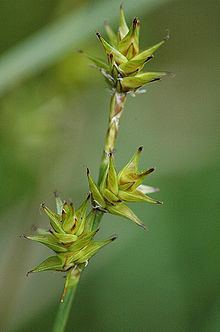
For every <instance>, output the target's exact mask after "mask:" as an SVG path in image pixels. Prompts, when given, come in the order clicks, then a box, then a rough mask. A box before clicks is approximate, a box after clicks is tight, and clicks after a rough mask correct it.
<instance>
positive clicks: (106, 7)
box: [0, 0, 169, 95]
mask: <svg viewBox="0 0 220 332" xmlns="http://www.w3.org/2000/svg"><path fill="white" fill-rule="evenodd" d="M167 2H169V0H148V1H147V2H146V0H139V1H137V2H134V1H126V8H125V11H126V13H127V14H128V15H130V16H132V15H133V12H134V9H135V13H137V14H138V13H139V14H140V13H141V14H142V15H143V10H146V11H150V10H152V9H155V8H157V7H158V6H160V5H164V4H165V3H167ZM119 5H120V2H119V1H118V0H112V1H108V2H107V1H106V2H102V1H100V2H99V3H98V4H97V5H92V4H91V3H90V4H89V5H87V6H84V7H83V8H81V9H80V10H78V11H77V12H74V11H73V12H71V13H69V14H68V15H66V16H64V17H62V18H61V19H59V20H57V21H56V22H54V23H52V24H50V25H48V26H47V27H45V28H42V29H41V30H40V31H39V32H37V33H35V34H33V35H32V36H30V37H29V38H27V39H26V40H25V41H23V42H21V43H20V44H18V45H17V46H15V47H13V48H11V49H10V50H9V51H8V52H6V53H5V54H3V55H2V56H1V57H0V94H1V95H2V94H3V93H4V92H6V91H7V90H8V89H9V88H10V87H12V86H13V85H14V84H15V83H17V82H18V81H20V80H21V79H23V78H26V77H29V76H31V75H33V74H35V73H37V72H39V71H40V70H42V69H44V68H46V67H47V66H50V65H52V64H54V63H56V62H57V61H58V60H59V59H61V58H62V57H63V56H64V55H65V54H67V53H68V52H71V51H72V50H73V49H74V48H75V49H77V48H78V46H79V43H80V42H82V41H83V40H84V39H86V38H88V37H89V36H91V34H93V33H94V32H95V31H96V30H97V29H98V28H99V26H100V25H101V24H102V23H103V22H102V21H103V17H105V16H108V19H109V21H111V22H114V21H115V20H116V19H118V16H117V15H116V12H118V10H119ZM106 13H107V14H106ZM94 40H95V37H94Z"/></svg>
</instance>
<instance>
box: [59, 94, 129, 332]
mask: <svg viewBox="0 0 220 332" xmlns="http://www.w3.org/2000/svg"><path fill="white" fill-rule="evenodd" d="M125 101H126V94H124V93H119V92H115V93H114V94H113V95H112V97H111V101H110V113H109V123H108V130H107V133H106V138H105V147H104V151H103V155H102V160H101V165H100V169H99V180H98V182H99V183H100V181H101V179H102V176H103V173H104V171H105V169H106V167H107V165H108V154H109V153H110V152H114V149H115V142H116V138H117V134H118V130H119V122H120V118H121V115H122V112H123V109H124V104H125ZM92 217H93V218H94V221H93V229H97V228H98V226H99V224H100V222H101V219H102V217H103V212H101V211H93V216H92ZM81 272H82V271H79V270H78V269H72V270H70V271H68V273H67V277H66V283H65V287H64V292H63V296H62V298H61V302H60V305H59V308H58V312H57V316H56V320H55V323H54V328H53V332H63V331H64V330H65V327H66V324H67V321H68V317H69V314H70V309H71V305H72V302H73V299H74V296H75V293H76V289H77V285H78V283H79V279H80V274H81Z"/></svg>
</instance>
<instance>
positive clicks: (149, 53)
mask: <svg viewBox="0 0 220 332" xmlns="http://www.w3.org/2000/svg"><path fill="white" fill-rule="evenodd" d="M105 28H106V33H107V35H108V42H107V41H106V40H105V39H104V38H103V37H102V36H101V34H100V33H97V36H98V38H99V40H100V42H101V44H102V45H103V48H104V50H105V53H106V55H107V59H108V63H106V62H104V61H102V60H101V59H99V58H96V57H92V56H88V58H89V59H90V60H91V61H93V63H94V64H95V66H96V67H97V68H98V69H99V70H100V71H101V73H102V74H103V75H104V76H105V78H106V80H107V82H108V85H109V86H110V88H111V89H114V90H116V91H118V92H119V93H134V92H138V91H139V90H140V88H142V86H144V85H145V84H147V83H151V82H154V81H158V80H160V79H161V78H162V77H164V76H166V75H167V74H168V73H167V72H144V73H142V72H141V70H142V69H143V67H144V65H145V64H146V63H147V62H148V61H149V60H151V59H152V58H153V56H154V55H153V54H154V52H155V51H156V50H157V49H158V48H159V47H160V46H161V45H163V44H164V43H165V41H166V40H167V39H168V38H169V36H166V37H165V38H164V39H163V40H162V41H161V42H159V43H157V44H156V45H153V46H151V47H149V48H148V49H146V50H144V51H140V47H139V31H140V21H139V19H137V18H134V20H133V22H132V24H131V27H130V28H128V25H127V23H126V20H125V15H124V11H123V8H122V7H121V8H120V23H119V29H118V32H117V34H116V33H115V32H114V31H113V30H112V29H111V27H110V26H109V24H108V23H106V24H105Z"/></svg>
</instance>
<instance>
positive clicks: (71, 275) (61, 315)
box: [53, 268, 81, 332]
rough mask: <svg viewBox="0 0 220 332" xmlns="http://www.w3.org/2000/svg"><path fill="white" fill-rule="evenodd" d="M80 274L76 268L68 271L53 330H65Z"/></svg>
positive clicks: (60, 331) (58, 331)
mask: <svg viewBox="0 0 220 332" xmlns="http://www.w3.org/2000/svg"><path fill="white" fill-rule="evenodd" d="M80 274H81V272H80V271H79V270H78V269H74V268H73V269H71V270H69V271H68V272H67V276H66V282H65V287H64V291H63V295H62V298H61V301H60V305H59V308H58V312H57V316H56V319H55V323H54V327H53V332H63V331H64V330H65V327H66V324H67V321H68V317H69V313H70V309H71V305H72V302H73V299H74V296H75V293H76V289H77V285H78V282H79V279H80Z"/></svg>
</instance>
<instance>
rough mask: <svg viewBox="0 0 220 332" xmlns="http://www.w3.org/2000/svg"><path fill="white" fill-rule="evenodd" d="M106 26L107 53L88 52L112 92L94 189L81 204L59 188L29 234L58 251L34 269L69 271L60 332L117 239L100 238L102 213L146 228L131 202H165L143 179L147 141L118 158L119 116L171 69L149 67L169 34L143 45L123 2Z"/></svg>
mask: <svg viewBox="0 0 220 332" xmlns="http://www.w3.org/2000/svg"><path fill="white" fill-rule="evenodd" d="M105 29H106V34H107V39H105V38H103V37H102V35H101V34H100V33H97V37H98V39H99V41H100V43H101V45H102V48H103V51H104V54H105V59H104V60H102V59H100V58H96V57H93V56H90V55H88V54H86V56H87V57H88V58H89V59H90V61H92V63H93V65H94V66H95V67H96V68H97V69H98V70H99V71H100V72H101V74H102V75H103V76H104V78H105V81H106V82H107V84H108V87H109V90H110V93H111V100H110V112H109V123H108V129H107V133H106V138H105V145H104V151H103V155H102V159H101V164H100V170H99V178H98V181H97V182H96V181H95V180H94V178H93V177H92V174H91V172H90V170H89V169H87V178H88V187H89V193H88V194H87V197H86V199H85V200H84V201H83V202H82V204H81V205H80V206H79V207H78V208H77V209H76V208H75V207H74V205H73V204H72V202H66V201H63V200H61V198H60V197H59V196H58V194H55V200H56V211H52V210H50V209H49V208H48V207H47V206H46V205H45V204H42V209H43V211H44V212H45V214H46V215H47V217H48V218H49V221H50V228H49V229H48V230H42V229H38V234H37V235H31V236H25V237H26V238H28V239H30V240H33V241H37V242H40V243H42V244H44V245H45V246H47V247H48V248H49V249H51V250H52V251H53V252H54V254H53V255H52V256H50V257H49V258H47V259H46V260H45V261H43V262H42V263H40V264H39V265H38V266H36V267H34V268H33V269H32V270H31V271H30V272H29V273H31V272H41V271H47V270H55V271H61V272H64V273H66V281H65V286H64V292H63V296H62V298H61V303H60V307H59V310H58V314H57V318H56V320H55V325H54V331H59V332H60V331H64V329H65V325H66V322H67V319H68V315H69V311H70V307H71V303H72V300H73V297H74V294H75V290H76V287H77V284H78V282H79V279H80V275H81V273H82V271H83V270H84V268H85V267H86V266H87V263H88V261H89V260H90V259H91V258H92V257H93V256H94V255H95V254H96V253H97V252H98V251H99V250H100V249H101V248H102V247H104V246H105V245H107V244H109V243H111V242H112V241H113V240H115V239H116V237H115V236H112V237H110V238H109V239H107V240H103V241H97V240H95V235H96V233H97V232H98V230H99V226H100V221H101V219H102V217H103V215H104V214H105V213H108V214H114V215H119V216H121V217H124V218H127V219H129V220H131V221H132V222H134V223H135V224H137V225H139V226H141V227H143V228H145V225H144V223H143V222H142V221H141V220H140V219H139V218H138V217H137V216H136V215H135V213H134V212H133V211H132V209H131V208H130V207H129V206H128V204H129V203H132V202H146V203H152V204H161V202H160V201H159V200H157V199H154V198H152V197H150V196H149V194H151V193H154V192H156V191H157V188H153V187H150V186H148V185H146V184H143V182H144V181H145V179H146V178H147V177H148V176H149V175H150V174H151V173H152V172H153V171H154V168H152V167H151V168H147V169H145V170H139V159H140V155H141V153H142V150H143V147H142V146H140V147H139V148H138V149H137V151H136V152H135V153H134V155H133V156H132V158H131V159H130V160H129V161H128V163H127V164H126V165H125V166H124V167H123V168H122V169H121V170H120V171H118V170H117V169H116V166H115V160H114V159H115V142H116V137H117V134H118V130H119V123H120V118H121V115H122V113H123V109H124V106H125V102H126V99H127V97H128V95H129V94H132V95H134V94H138V93H140V92H144V90H143V87H144V86H145V85H146V84H149V83H152V82H156V81H158V80H161V79H162V78H163V77H164V76H166V75H167V74H168V73H167V72H161V71H159V72H151V71H147V69H146V70H145V69H144V68H145V65H146V64H147V63H148V61H150V60H151V59H153V57H154V53H155V52H156V51H157V50H158V48H159V47H160V46H162V45H163V44H164V43H165V41H166V40H167V39H168V37H166V38H164V39H163V40H162V41H160V42H159V43H157V44H155V45H153V46H151V47H149V48H147V49H145V50H141V49H140V42H139V32H140V21H139V19H138V18H134V20H133V21H132V23H131V25H130V27H129V26H128V25H127V23H126V19H125V15H124V11H123V8H122V7H121V8H120V22H119V28H118V31H117V32H114V31H113V30H112V28H111V27H110V25H109V24H108V23H105ZM146 67H147V66H146Z"/></svg>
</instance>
